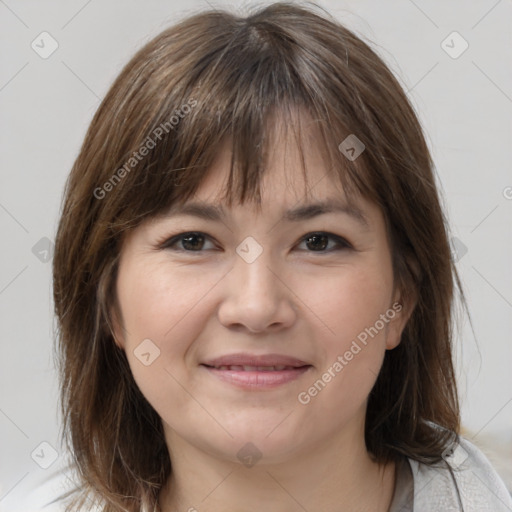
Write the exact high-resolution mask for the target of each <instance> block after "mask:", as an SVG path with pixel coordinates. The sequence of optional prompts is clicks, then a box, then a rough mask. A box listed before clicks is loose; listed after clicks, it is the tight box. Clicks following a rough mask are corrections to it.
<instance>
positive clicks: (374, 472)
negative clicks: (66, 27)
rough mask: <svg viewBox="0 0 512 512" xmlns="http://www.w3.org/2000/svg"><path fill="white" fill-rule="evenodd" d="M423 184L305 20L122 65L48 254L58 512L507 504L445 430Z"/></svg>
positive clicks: (494, 481)
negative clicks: (75, 487)
mask: <svg viewBox="0 0 512 512" xmlns="http://www.w3.org/2000/svg"><path fill="white" fill-rule="evenodd" d="M432 167H433V164H432V160H431V157H430V154H429V152H428V148H427V145H426V143H425V140H424V136H423V133H422V129H421V127H420V125H419V122H418V119H417V117H416V115H415V113H414V111H413V109H412V108H411V106H410V104H409V102H408V100H407V98H406V96H405V94H404V92H403V90H402V89H401V88H400V86H399V84H398V82H397V81H396V79H395V78H394V77H393V75H392V73H391V72H390V71H389V69H388V68H387V67H386V65H385V64H384V63H383V62H382V60H381V59H380V58H379V57H378V56H377V55H376V54H375V53H374V52H373V51H372V50H371V49H370V48H369V46H368V45H367V44H365V43H364V42H363V41H361V39H360V38H358V37H357V36H355V35H354V34H353V33H352V32H350V31H349V30H347V29H346V28H344V27H343V26H341V25H340V24H339V23H338V22H336V21H334V20H332V19H330V18H328V17H327V16H321V15H319V14H317V13H316V12H315V11H313V10H309V9H305V8H302V7H298V6H295V5H291V4H285V3H277V4H274V5H271V6H269V7H266V8H263V9H261V10H259V11H257V12H255V13H254V14H252V15H250V16H248V17H245V18H244V17H237V16H234V15H232V14H229V13H227V12H223V11H209V12H205V13H202V14H198V15H195V16H192V17H190V18H187V19H185V20H184V21H182V22H180V23H179V24H177V25H175V26H173V27H171V28H169V29H167V30H166V31H164V32H163V33H162V34H160V35H158V36H157V37H156V38H155V39H153V40H152V41H150V42H149V43H148V44H147V45H146V46H145V47H144V48H142V49H141V50H140V51H139V52H138V53H137V54H136V55H135V56H134V57H133V59H132V60H131V61H130V62H129V63H128V64H127V65H126V67H125V68H124V69H123V71H122V72H121V74H120V75H119V77H118V78H117V80H116V81H115V83H114V84H113V85H112V87H111V89H110V91H109V92H108V94H107V96H106V97H105V99H104V101H103V102H102V104H101V106H100V108H99V109H98V112H97V113H96V115H95V117H94V119H93V121H92V123H91V126H90V128H89V131H88V133H87V135H86V138H85V141H84V144H83V146H82V149H81V152H80V154H79V156H78V158H77V160H76V162H75V165H74V167H73V169H72V171H71V174H70V177H69V180H68V183H67V188H66V193H65V200H64V204H63V209H62V215H61V220H60V224H59V229H58V233H57V238H56V247H55V256H54V298H55V307H56V315H57V318H58V321H59V328H60V331H59V349H60V363H61V365H60V370H61V382H62V407H63V414H64V420H65V423H64V434H65V435H66V436H67V438H66V439H67V441H68V444H69V449H70V451H71V452H72V453H73V454H74V457H75V462H76V464H75V465H76V470H77V475H78V480H79V482H78V483H79V485H80V486H81V488H80V490H81V492H80V493H77V496H76V499H75V501H74V502H73V503H71V504H70V508H69V510H79V509H80V510H82V509H84V507H85V506H86V504H87V502H86V498H87V496H89V497H90V498H92V499H93V500H95V501H96V503H97V506H98V507H99V510H103V511H105V512H106V511H114V510H116V511H117V510H126V511H139V510H144V511H146V510H147V511H151V510H160V511H162V512H170V511H175V510H189V511H193V510H198V511H203V510H208V511H220V510H222V511H232V510H233V511H234V510H236V511H240V510H243V511H257V510H258V511H259V510H261V509H263V508H267V509H268V510H272V511H274V512H285V511H286V512H288V511H295V510H307V511H312V510H323V511H337V512H339V511H344V510H347V511H348V510H350V511H356V510H357V511H366V510H371V511H391V512H398V511H402V512H405V511H414V512H419V511H424V510H429V511H430V510H465V511H471V510H475V511H476V510H478V511H481V510H492V511H496V510H501V509H503V510H508V508H506V507H512V502H511V501H510V496H509V495H508V494H507V492H506V489H505V487H504V485H503V483H502V482H501V481H500V480H499V478H498V476H497V474H496V473H495V471H494V470H493V468H492V467H491V466H490V464H489V462H488V461H487V460H486V459H485V457H484V456H483V455H482V454H481V452H480V451H479V450H478V449H477V448H476V447H474V446H473V445H472V444H471V443H470V442H468V441H467V440H464V439H462V438H460V436H459V435H458V433H459V408H458V398H457V390H456V385H455V378H454V371H453V366H452V357H451V350H452V349H451V340H452V333H451V318H452V317H451V315H452V300H453V292H454V285H455V284H457V285H458V284H459V281H458V277H457V273H456V269H455V266H454V263H453V261H452V258H451V253H450V247H449V243H448V239H447V228H446V224H445V219H444V215H443V212H442V209H441V207H440V202H439V198H438V192H437V189H436V185H435V179H434V176H433V172H432ZM500 507H501V508H500Z"/></svg>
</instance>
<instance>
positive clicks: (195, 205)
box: [165, 199, 370, 229]
mask: <svg viewBox="0 0 512 512" xmlns="http://www.w3.org/2000/svg"><path fill="white" fill-rule="evenodd" d="M326 213H342V214H344V215H348V216H349V217H351V218H352V219H353V220H355V221H357V222H358V223H359V224H361V226H363V227H364V228H366V229H369V227H370V226H369V222H368V219H367V217H366V216H365V215H364V213H363V212H362V210H361V209H359V208H357V207H356V206H352V205H348V204H346V203H344V202H342V201H340V200H335V199H331V200H327V201H318V202H315V203H311V204H307V205H300V206H298V207H296V208H292V209H290V210H287V211H286V212H285V213H284V215H283V218H282V220H285V221H288V222H300V221H304V220H308V219H312V218H314V217H317V216H319V215H324V214H326ZM177 215H190V216H193V217H198V218H200V219H205V220H213V221H223V220H224V219H225V218H226V213H225V210H224V208H223V207H222V206H220V205H215V204H209V203H203V202H188V203H185V204H184V205H177V206H174V207H172V208H171V209H170V210H168V211H167V213H166V214H165V217H174V216H177Z"/></svg>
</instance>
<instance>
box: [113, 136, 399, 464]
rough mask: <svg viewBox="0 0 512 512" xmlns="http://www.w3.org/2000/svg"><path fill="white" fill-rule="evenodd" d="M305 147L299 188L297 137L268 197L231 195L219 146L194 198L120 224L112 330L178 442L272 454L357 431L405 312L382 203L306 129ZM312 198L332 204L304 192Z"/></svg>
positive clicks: (271, 178) (226, 454) (269, 183)
mask: <svg viewBox="0 0 512 512" xmlns="http://www.w3.org/2000/svg"><path fill="white" fill-rule="evenodd" d="M285 142H288V143H287V144H285ZM303 147H304V150H305V151H304V153H305V158H306V169H307V176H308V180H307V183H308V186H309V191H310V192H309V197H308V198H307V200H306V198H305V195H304V186H305V184H304V182H303V178H302V172H301V171H300V169H301V163H300V157H299V151H298V149H297V147H296V146H294V145H293V143H291V142H290V141H289V140H288V141H286V140H285V139H284V138H283V139H281V140H280V141H279V143H277V144H276V145H275V147H274V151H273V154H272V157H271V158H270V163H269V166H268V168H267V170H266V174H265V176H264V179H263V183H262V185H263V187H262V203H261V206H262V207H261V209H259V208H257V207H256V206H255V205H253V204H252V203H246V204H244V205H240V204H234V206H233V208H232V209H230V208H227V207H226V205H225V204H222V203H221V202H220V201H219V199H218V198H219V196H220V195H221V194H222V192H223V191H224V187H225V183H226V179H227V175H228V171H229V165H230V158H231V153H230V151H229V149H228V148H225V149H223V150H222V151H220V153H219V156H218V159H217V160H216V162H215V163H214V165H213V166H212V167H211V169H210V171H209V173H208V174H207V176H206V177H205V180H204V182H203V183H202V185H201V187H200V188H199V190H198V191H197V193H196V195H195V196H194V197H193V198H191V199H190V201H188V202H187V204H186V207H187V211H172V210H171V211H169V212H168V215H166V216H165V217H162V218H158V219H151V220H150V221H148V222H146V223H144V224H143V225H141V226H139V227H138V228H137V229H136V230H134V231H132V232H131V233H130V236H129V237H128V238H127V239H126V240H125V244H124V246H123V250H122V253H121V259H120V266H119V273H118V280H117V296H118V303H119V309H120V319H119V321H118V322H117V323H116V330H115V338H116V343H118V344H119V345H120V346H121V347H122V348H123V349H124V350H125V351H126V355H127V358H128V361H129V364H130V367H131V370H132V373H133V376H134V378H135V381H136V383H137V385H138V386H139V388H140V390H141V391H142V393H143V394H144V396H145V397H146V398H147V400H148V401H149V402H150V403H151V405H152V406H153V408H154V409H155V410H156V411H157V413H158V414H159V415H160V417H161V418H162V420H163V425H164V429H165V433H166V439H167V442H168V445H169V449H170V451H171V457H172V453H173V445H174V444H177V443H184V444H186V445H189V446H193V447H194V448H195V449H198V450H202V451H203V452H207V453H209V454H212V455H215V456H217V457H223V458H225V459H226V460H232V461H237V460H240V457H241V456H242V455H243V454H244V451H243V450H249V451H251V450H255V449H254V448H252V447H247V446H246V447H245V448H242V447H244V446H245V445H246V443H252V445H254V446H255V447H256V448H257V450H258V452H259V453H260V454H262V456H263V457H265V460H267V461H268V462H275V461H283V460H286V459H287V458H290V457H292V456H296V455H297V456H298V455H300V454H301V452H304V451H306V450H313V449H315V447H318V446H319V445H320V444H321V443H326V442H331V443H332V442H336V441H337V440H340V439H341V438H342V437H343V436H345V437H347V436H348V437H349V438H354V437H357V438H358V439H362V438H363V436H364V415H365V410H366V402H367V397H368V394H369V393H370V391H371V388H372V386H373V384H374V382H375V380H376V377H377V375H378V373H379V369H380V367H381V365H382V361H383V357H384V354H385V351H386V350H387V349H392V348H394V347H395V346H396V345H397V344H398V343H399V340H400V335H401V332H402V330H403V327H404V325H405V321H406V318H405V314H404V310H403V308H402V306H401V305H400V304H399V302H400V297H399V296H398V295H397V294H395V293H394V290H393V272H392V265H391V252H390V247H389V243H388V239H387V236H386V229H385V221H384V218H383V216H382V213H381V212H380V210H379V209H378V208H377V206H376V205H374V204H372V203H370V202H368V201H366V200H364V199H362V198H360V199H359V200H358V201H357V203H356V206H357V211H358V213H356V210H355V209H354V210H347V209H346V208H344V207H343V204H344V203H345V201H344V194H343V190H342V189H341V188H340V186H339V185H337V184H335V183H334V181H332V180H331V179H330V178H329V177H328V176H327V168H326V166H325V164H324V162H323V160H322V158H321V155H320V153H319V152H318V151H317V149H316V148H318V147H319V144H318V143H316V142H315V139H314V134H312V135H310V137H309V138H308V139H307V140H306V141H305V143H304V146H303ZM192 203H194V204H195V205H196V206H197V203H200V204H201V206H203V207H205V206H206V207H209V208H210V209H205V208H203V209H202V210H201V209H200V208H197V207H192ZM316 203H329V205H331V206H332V208H331V209H329V208H328V207H325V208H324V209H323V210H324V211H323V212H322V209H321V208H306V207H308V206H310V205H312V204H316ZM338 207H339V208H338ZM211 208H215V209H213V210H212V209H211ZM252 445H251V446H252ZM240 449H242V452H241V453H240V452H239V450H240ZM237 454H238V455H237ZM249 455H250V454H249Z"/></svg>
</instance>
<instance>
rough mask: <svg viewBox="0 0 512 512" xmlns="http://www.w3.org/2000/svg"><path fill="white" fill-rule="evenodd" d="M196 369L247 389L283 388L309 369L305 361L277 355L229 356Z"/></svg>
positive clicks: (309, 365) (213, 360) (210, 361)
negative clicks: (201, 368) (201, 369)
mask: <svg viewBox="0 0 512 512" xmlns="http://www.w3.org/2000/svg"><path fill="white" fill-rule="evenodd" d="M200 366H202V367H203V368H205V369H206V370H207V371H208V372H209V374H210V375H212V376H214V377H215V378H217V379H220V380H221V381H223V382H225V383H228V384H231V385H234V386H237V387H239V388H243V389H250V390H259V389H268V388H275V387H277V386H281V385H284V384H286V383H289V382H292V381H294V380H296V379H297V378H299V377H300V376H302V375H303V374H304V373H306V372H307V371H309V370H310V369H311V368H313V366H312V365H311V364H309V363H306V362H305V361H301V360H299V359H296V358H293V357H290V356H284V355H279V354H268V355H250V354H232V355H229V356H222V357H220V358H216V359H212V360H209V361H207V362H205V363H202V364H201V365H200Z"/></svg>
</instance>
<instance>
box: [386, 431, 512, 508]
mask: <svg viewBox="0 0 512 512" xmlns="http://www.w3.org/2000/svg"><path fill="white" fill-rule="evenodd" d="M396 475H397V477H396V483H395V493H394V496H393V501H392V504H391V507H390V509H389V512H434V511H435V512H437V511H439V512H512V497H511V494H510V491H508V490H507V488H506V487H505V484H504V483H503V481H502V480H501V479H500V477H499V476H498V474H497V473H496V471H495V469H494V468H493V467H492V466H491V463H490V462H489V460H488V459H487V457H486V456H485V455H484V454H483V453H482V452H481V451H480V450H479V449H478V448H477V447H476V446H475V445H474V444H472V443H471V442H470V441H468V440H467V439H464V438H459V443H458V444H457V446H456V448H455V449H454V450H453V452H452V453H451V454H450V455H447V456H446V457H445V459H444V460H443V461H442V463H439V464H437V465H436V466H428V465H426V464H422V463H419V462H417V461H414V460H412V459H405V458H404V459H403V461H402V462H401V463H399V464H397V472H396Z"/></svg>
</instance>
